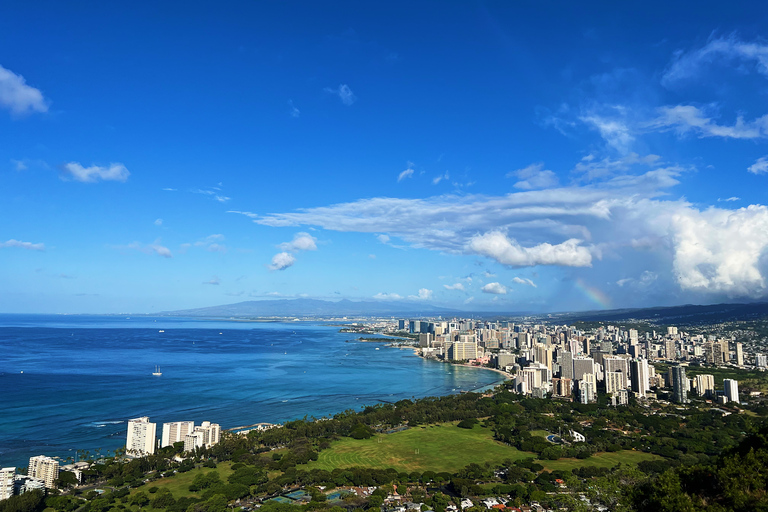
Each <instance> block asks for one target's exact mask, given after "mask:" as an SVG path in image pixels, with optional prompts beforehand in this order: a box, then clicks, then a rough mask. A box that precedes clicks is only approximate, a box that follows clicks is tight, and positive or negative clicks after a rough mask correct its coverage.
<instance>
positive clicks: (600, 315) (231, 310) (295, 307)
mask: <svg viewBox="0 0 768 512" xmlns="http://www.w3.org/2000/svg"><path fill="white" fill-rule="evenodd" d="M159 314H160V315H167V316H186V317H208V318H230V317H235V318H268V317H282V318H285V317H324V318H327V317H344V316H346V317H365V316H379V317H384V316H391V317H399V318H420V317H437V316H442V317H443V318H451V317H467V318H495V319H499V318H509V319H515V318H520V317H521V316H523V314H521V313H519V312H508V313H500V312H495V313H494V312H484V313H480V312H467V311H460V310H456V309H449V308H441V307H436V306H433V305H430V304H425V303H418V302H406V301H399V302H395V301H387V302H383V301H381V302H376V301H351V300H346V299H344V300H340V301H330V300H318V299H279V300H252V301H247V302H238V303H236V304H226V305H222V306H211V307H206V308H196V309H183V310H179V311H165V312H162V313H159ZM525 316H527V317H528V318H529V319H539V320H548V321H555V322H562V323H571V322H576V321H585V322H624V321H628V320H638V321H646V322H652V323H658V324H679V325H686V324H688V325H690V324H704V323H706V324H712V323H721V322H731V321H735V320H754V319H758V318H765V317H768V303H766V302H757V303H749V304H710V305H704V306H701V305H692V304H687V305H684V306H668V307H654V308H635V309H612V310H607V311H582V312H570V313H557V314H530V313H526V314H525Z"/></svg>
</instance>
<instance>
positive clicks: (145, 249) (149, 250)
mask: <svg viewBox="0 0 768 512" xmlns="http://www.w3.org/2000/svg"><path fill="white" fill-rule="evenodd" d="M116 248H117V249H130V250H134V251H139V252H142V253H144V254H149V255H156V256H162V257H163V258H173V253H172V252H171V250H170V249H169V248H167V247H165V246H164V245H161V244H160V240H159V239H158V240H155V242H154V243H151V244H142V243H140V242H131V243H130V244H128V245H124V246H116Z"/></svg>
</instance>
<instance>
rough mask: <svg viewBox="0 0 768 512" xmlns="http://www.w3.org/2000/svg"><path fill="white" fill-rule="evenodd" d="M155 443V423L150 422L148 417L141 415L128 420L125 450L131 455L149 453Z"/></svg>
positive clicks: (153, 449)
mask: <svg viewBox="0 0 768 512" xmlns="http://www.w3.org/2000/svg"><path fill="white" fill-rule="evenodd" d="M156 444H157V424H155V423H150V422H149V417H147V416H142V417H141V418H135V419H132V420H128V438H127V439H126V441H125V451H126V453H128V454H131V455H139V456H141V455H151V454H153V453H155V445H156Z"/></svg>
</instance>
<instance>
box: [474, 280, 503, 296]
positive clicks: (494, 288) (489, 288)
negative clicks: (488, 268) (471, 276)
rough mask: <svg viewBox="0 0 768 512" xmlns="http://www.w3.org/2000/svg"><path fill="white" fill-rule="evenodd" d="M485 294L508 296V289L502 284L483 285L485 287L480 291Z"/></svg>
mask: <svg viewBox="0 0 768 512" xmlns="http://www.w3.org/2000/svg"><path fill="white" fill-rule="evenodd" d="M480 290H481V291H482V292H483V293H490V294H493V295H506V294H507V287H506V286H504V285H503V284H501V283H498V282H493V283H488V284H486V285H483V287H482V288H481V289H480Z"/></svg>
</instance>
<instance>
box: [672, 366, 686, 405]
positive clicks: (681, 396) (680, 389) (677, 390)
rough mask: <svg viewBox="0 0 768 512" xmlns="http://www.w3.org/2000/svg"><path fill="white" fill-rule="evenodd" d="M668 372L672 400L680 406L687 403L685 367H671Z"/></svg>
mask: <svg viewBox="0 0 768 512" xmlns="http://www.w3.org/2000/svg"><path fill="white" fill-rule="evenodd" d="M669 371H670V374H671V375H672V400H674V401H675V402H677V403H680V404H684V403H686V402H688V379H687V378H686V376H685V367H683V366H673V367H672V368H670V369H669Z"/></svg>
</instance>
